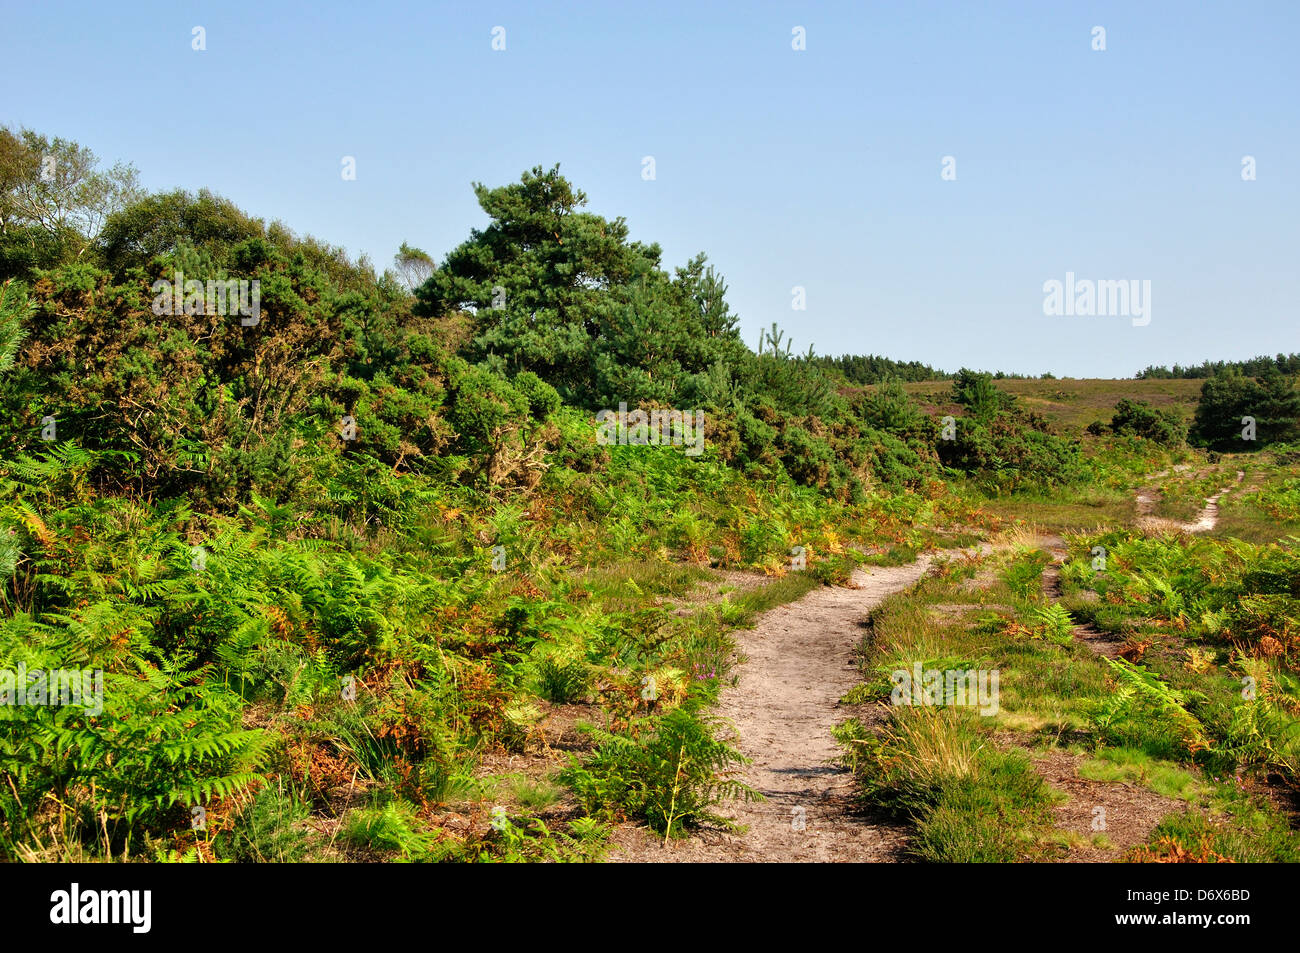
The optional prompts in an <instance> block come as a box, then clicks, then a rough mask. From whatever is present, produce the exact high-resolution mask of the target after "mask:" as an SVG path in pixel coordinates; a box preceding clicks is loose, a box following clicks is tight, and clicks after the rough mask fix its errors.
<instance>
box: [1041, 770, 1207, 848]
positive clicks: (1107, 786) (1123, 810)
mask: <svg viewBox="0 0 1300 953" xmlns="http://www.w3.org/2000/svg"><path fill="white" fill-rule="evenodd" d="M1032 760H1033V763H1034V767H1035V768H1036V769H1037V770H1038V773H1039V774H1041V775H1042V776H1043V780H1045V781H1046V782H1047V783H1048V784H1049V785H1050V786H1051V787H1053V788H1055V789H1056V790H1058V791H1061V792H1063V793H1065V794H1066V795H1067V796H1068V797H1069V800H1068V801H1065V802H1064V803H1062V804H1058V805H1057V806H1056V808H1055V811H1056V826H1057V827H1058V828H1059V829H1060V830H1063V831H1067V832H1069V833H1071V834H1076V835H1078V838H1079V839H1080V840H1079V841H1078V842H1077V843H1075V844H1074V845H1072V846H1071V848H1070V852H1069V854H1068V855H1067V856H1066V857H1065V860H1066V861H1067V862H1070V863H1090V862H1091V863H1095V862H1097V861H1107V860H1115V859H1116V858H1117V857H1120V856H1122V855H1123V854H1125V853H1127V852H1128V851H1129V849H1131V848H1133V847H1136V846H1137V845H1139V844H1145V843H1146V842H1147V840H1148V839H1149V838H1150V836H1151V831H1152V830H1154V829H1155V826H1156V825H1157V824H1159V823H1160V821H1161V819H1162V818H1164V817H1165V816H1166V815H1168V814H1172V813H1176V812H1178V811H1179V810H1181V809H1182V807H1183V803H1182V802H1181V801H1178V800H1175V799H1174V798H1170V797H1165V796H1164V795H1163V794H1157V793H1156V792H1155V791H1151V790H1149V789H1147V788H1144V787H1139V786H1137V785H1133V784H1125V783H1120V782H1113V781H1089V780H1086V779H1084V778H1081V777H1079V765H1080V764H1081V763H1082V762H1083V760H1084V759H1083V758H1081V757H1079V756H1077V755H1072V754H1069V753H1067V752H1065V751H1055V750H1054V751H1051V752H1049V753H1048V754H1047V755H1046V756H1040V755H1039V754H1038V753H1034V754H1033V755H1032ZM1098 834H1101V835H1103V836H1104V837H1105V838H1106V841H1107V842H1108V843H1109V846H1106V847H1098V846H1094V845H1093V843H1092V839H1093V838H1094V837H1096V836H1097V835H1098Z"/></svg>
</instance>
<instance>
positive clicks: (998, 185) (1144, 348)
mask: <svg viewBox="0 0 1300 953" xmlns="http://www.w3.org/2000/svg"><path fill="white" fill-rule="evenodd" d="M3 22H4V25H5V32H6V34H7V36H6V43H5V56H4V65H3V67H2V68H0V69H2V70H3V73H2V74H0V80H2V81H3V82H2V84H0V90H2V91H0V123H6V124H8V125H10V126H11V127H14V126H19V125H25V126H30V127H32V128H35V129H37V130H38V131H40V132H43V133H46V134H49V135H60V136H65V137H68V138H72V139H76V140H78V141H80V142H82V143H83V144H85V145H88V146H90V147H91V148H92V149H94V150H95V151H96V152H97V153H98V154H99V155H100V156H101V157H102V158H104V159H107V160H114V159H124V160H128V161H130V162H133V163H134V164H135V165H136V166H137V167H138V168H139V169H140V172H141V175H142V180H143V183H144V185H145V186H146V187H148V188H150V189H166V188H173V187H177V186H180V187H184V188H187V189H197V188H200V187H205V186H206V187H208V188H211V189H213V190H214V191H216V192H218V193H220V194H222V195H225V196H227V197H228V198H230V199H232V200H234V201H235V202H236V203H237V204H238V205H240V206H241V207H242V208H244V209H245V210H246V211H248V212H250V213H252V214H254V215H257V216H260V217H263V218H265V219H267V220H271V219H276V218H278V219H281V220H283V221H284V222H285V223H286V224H288V225H289V226H290V227H292V228H293V229H294V230H295V231H297V232H299V233H310V234H313V235H315V236H317V237H318V238H321V239H323V240H326V241H329V242H331V243H333V244H337V245H342V246H344V247H346V248H347V249H348V250H349V251H350V252H351V253H353V254H357V253H362V252H364V253H365V254H367V255H368V256H369V257H370V258H371V259H372V260H373V261H374V262H375V264H377V265H378V266H380V267H381V268H382V267H383V266H385V265H387V264H388V263H390V262H391V259H392V256H393V254H394V253H395V252H396V251H397V247H398V245H399V244H400V243H401V242H402V241H403V240H406V241H409V242H411V243H412V244H415V245H418V246H420V247H422V248H424V249H425V250H427V251H428V252H430V253H431V254H432V255H433V256H434V257H435V258H437V259H439V260H440V259H441V258H442V256H443V255H444V254H446V252H447V251H448V250H450V249H451V248H452V247H454V246H455V245H456V244H458V243H459V242H460V241H462V240H463V239H464V238H465V237H466V236H467V235H468V233H469V230H470V229H471V228H472V227H475V226H481V225H483V224H484V223H485V222H486V217H485V216H484V215H483V214H482V212H481V211H480V210H479V208H478V206H477V204H476V203H475V201H474V197H473V194H472V192H471V190H470V183H471V182H473V181H482V182H484V183H486V184H489V185H499V184H504V183H506V182H509V181H513V180H516V179H517V178H518V177H519V175H520V173H521V172H523V171H524V170H525V169H528V168H531V167H533V166H535V165H545V166H548V167H549V166H551V165H553V164H554V163H556V162H559V163H560V164H561V171H562V172H563V173H564V174H565V175H566V176H568V177H569V178H570V179H571V180H572V181H573V182H574V183H575V184H576V185H577V186H578V187H579V188H581V189H582V190H584V191H585V192H586V193H587V195H588V197H589V205H588V208H589V210H590V211H593V212H597V213H599V214H602V215H607V216H610V217H615V216H619V215H622V216H624V217H625V218H626V219H627V222H628V224H629V226H630V228H631V232H632V237H633V238H634V239H642V240H646V241H658V242H659V243H660V244H661V245H662V246H663V248H664V260H665V264H666V265H667V266H669V267H672V266H675V265H679V264H681V263H683V262H685V260H686V259H687V258H689V257H690V256H691V255H692V254H694V253H696V252H698V251H704V252H707V253H708V255H709V258H710V260H711V261H712V262H713V263H714V264H715V265H716V266H717V267H718V268H719V270H720V271H721V272H722V273H723V274H724V275H725V276H726V278H727V280H728V283H729V285H730V289H731V290H730V295H729V299H730V301H731V304H732V308H733V310H734V311H736V312H737V313H738V314H739V315H740V316H741V327H742V331H743V333H744V336H745V339H746V340H747V341H748V342H749V343H750V344H751V346H752V345H753V344H754V343H755V342H756V340H757V337H758V330H759V328H761V327H765V326H767V325H768V324H770V323H771V322H772V321H777V322H779V323H780V324H781V326H782V327H784V328H786V329H787V330H788V331H789V332H790V333H792V334H793V336H794V341H795V347H796V349H798V350H803V349H805V348H806V347H807V345H808V344H809V343H813V344H815V345H816V348H817V351H818V353H832V354H838V353H846V352H847V353H876V354H884V355H887V356H890V357H894V358H898V359H916V360H921V361H924V362H926V363H929V364H933V365H935V366H938V367H943V368H946V369H955V368H957V367H959V366H962V365H966V366H972V367H979V368H986V369H990V370H992V369H1003V370H1008V371H1019V372H1022V373H1035V374H1036V373H1041V372H1043V371H1052V372H1053V373H1055V374H1057V375H1058V376H1064V375H1070V376H1080V377H1083V376H1107V377H1127V376H1131V375H1132V374H1133V373H1134V372H1136V371H1137V370H1139V369H1140V368H1142V367H1145V366H1146V365H1147V364H1150V363H1157V364H1167V363H1173V362H1183V363H1187V362H1199V361H1201V360H1203V359H1205V358H1243V357H1249V356H1253V355H1256V354H1260V353H1265V354H1273V353H1277V352H1279V351H1287V352H1290V351H1300V268H1298V267H1297V252H1298V251H1300V241H1298V240H1297V238H1298V232H1300V184H1298V183H1300V122H1298V121H1297V120H1298V118H1300V109H1298V108H1297V102H1296V100H1297V95H1298V94H1300V3H1297V2H1294V0H1289V2H1269V3H1261V2H1254V0H1244V2H1233V3H1201V2H1192V0H1182V2H1176V3H1163V2H1141V3H1139V2H1135V0H1126V2H1118V3H1101V2H1097V3H1073V2H1051V0H1043V2H1037V3H991V4H987V5H986V4H982V3H976V2H974V0H959V2H942V3H940V2H917V3H904V2H896V3H864V2H860V3H830V2H818V3H750V2H730V3H710V2H707V0H695V2H681V3H678V2H671V0H656V2H654V3H632V2H625V0H619V2H610V3H588V4H573V3H551V2H546V0H529V2H523V3H502V2H497V3H481V4H480V3H462V4H446V3H416V2H412V3H386V2H379V0H372V2H363V3H341V2H336V0H316V2H311V3H300V4H298V3H295V4H290V3H276V2H266V0H256V2H244V0H237V2H221V3H216V2H210V3H187V2H158V3H131V2H128V0H124V2H114V3H102V2H93V3H92V2H81V3H60V2H45V0H42V2H34V3H22V4H19V3H9V4H6V10H5V12H4V16H3ZM195 26H202V27H203V28H204V30H205V31H206V47H207V48H206V49H205V50H203V51H195V50H194V49H192V30H193V28H194V27H195ZM496 26H502V27H504V28H505V46H506V48H505V50H504V51H495V50H493V49H492V30H493V27H496ZM795 26H802V27H804V29H805V31H806V47H807V48H806V49H805V50H802V51H796V50H793V49H792V48H791V46H792V30H793V28H794V27H795ZM1095 26H1102V27H1104V28H1105V30H1106V34H1105V45H1106V49H1105V50H1104V51H1096V50H1094V49H1093V32H1092V31H1093V27H1095ZM346 155H350V156H354V157H355V159H356V173H357V174H356V180H355V181H344V180H343V178H342V176H341V174H340V171H341V161H342V157H343V156H346ZM1247 155H1249V156H1254V157H1255V167H1256V179H1255V181H1243V179H1242V157H1243V156H1247ZM645 156H653V157H654V159H655V173H656V177H655V179H654V180H653V181H646V180H645V179H643V178H642V168H643V166H642V159H643V157H645ZM944 156H952V157H953V158H954V159H955V168H956V179H955V180H952V181H945V180H944V179H943V178H941V175H940V173H941V169H942V161H943V157H944ZM1067 272H1073V273H1074V274H1075V275H1076V278H1077V279H1094V280H1098V279H1105V280H1114V279H1137V280H1149V281H1150V282H1151V301H1150V317H1151V320H1150V323H1149V324H1147V325H1145V326H1134V324H1133V322H1132V320H1131V319H1130V318H1126V317H1114V316H1109V317H1097V316H1091V317H1082V316H1077V315H1072V316H1048V315H1045V314H1044V308H1043V301H1044V297H1045V295H1044V290H1043V285H1044V282H1047V281H1049V280H1052V279H1056V280H1059V281H1062V282H1063V281H1064V280H1065V276H1066V273H1067ZM795 286H801V287H803V288H804V289H806V303H807V309H806V310H804V311H796V310H793V309H792V307H791V303H792V293H791V289H792V288H794V287H795Z"/></svg>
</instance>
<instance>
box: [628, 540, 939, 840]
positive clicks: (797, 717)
mask: <svg viewBox="0 0 1300 953" xmlns="http://www.w3.org/2000/svg"><path fill="white" fill-rule="evenodd" d="M931 559H932V557H931V556H929V555H925V556H922V557H921V558H920V559H918V560H917V561H916V562H915V563H913V564H911V565H907V566H897V567H882V568H871V569H866V570H863V569H859V570H857V571H856V572H855V573H854V574H853V579H852V584H853V585H854V586H855V587H856V588H840V587H825V586H824V587H822V588H820V589H815V590H813V591H812V592H810V593H809V594H808V595H806V596H804V597H803V598H802V599H800V600H799V601H798V602H793V603H789V604H787V605H784V606H779V607H777V608H776V609H773V610H771V611H770V612H767V613H765V614H764V615H763V616H762V617H761V618H760V619H759V621H758V623H757V625H756V626H755V627H754V628H753V629H749V630H740V631H738V632H736V633H735V638H736V642H737V648H738V651H739V652H740V653H741V654H742V655H744V656H748V660H747V661H746V662H745V663H744V664H743V665H740V666H738V667H737V671H738V673H739V675H740V679H739V683H738V684H737V685H735V686H729V687H727V688H726V689H725V690H724V691H723V693H722V697H721V698H720V699H719V704H718V708H717V712H718V714H720V715H722V716H723V717H725V718H728V719H730V720H731V721H732V723H733V724H734V725H735V727H736V732H737V735H738V737H736V738H733V739H732V743H733V744H735V745H736V747H737V748H739V750H740V751H741V752H742V753H743V754H744V755H745V756H746V757H748V758H750V759H752V763H751V764H749V765H747V766H746V768H745V772H744V774H745V778H744V779H745V781H746V782H747V783H748V784H750V785H751V786H752V787H754V788H755V789H757V790H758V791H760V792H762V794H763V795H764V796H765V797H766V800H763V801H757V802H751V803H729V804H727V805H726V806H725V807H724V808H723V809H722V810H721V811H720V813H725V814H726V815H727V816H729V817H732V818H734V819H735V821H736V822H737V823H740V824H743V825H746V826H747V827H748V833H746V834H743V835H732V834H724V833H721V832H717V831H705V832H702V833H700V834H698V835H696V836H693V837H691V838H689V839H687V840H684V841H677V842H670V843H669V844H668V846H667V847H664V846H663V845H662V841H661V840H660V839H658V838H652V837H651V836H650V835H649V834H648V833H647V832H646V831H645V830H643V829H630V830H624V831H623V832H621V833H620V835H618V836H617V837H616V838H615V842H616V847H615V850H614V851H613V852H611V855H610V858H609V859H610V860H615V861H617V860H632V861H657V862H662V861H681V862H701V861H703V862H708V861H746V862H756V861H872V860H894V859H896V855H897V851H898V849H899V847H900V846H901V845H902V842H903V840H904V834H903V832H902V830H901V829H899V828H896V827H892V826H889V825H883V824H877V823H872V822H870V821H868V820H866V819H864V818H863V817H862V816H861V815H860V814H858V813H857V812H856V808H855V804H854V797H853V794H854V788H853V777H852V775H851V774H850V773H849V772H848V771H847V770H844V769H841V768H838V767H835V766H833V765H831V764H829V763H828V762H830V761H831V759H833V758H834V757H835V756H836V754H837V749H836V745H835V741H834V739H833V738H832V737H831V729H832V728H833V727H834V726H835V725H836V724H837V723H839V722H840V721H843V720H844V719H845V718H846V717H848V716H849V714H850V712H848V711H846V710H844V709H841V708H839V707H838V703H839V700H840V698H842V697H843V696H844V693H845V692H847V691H848V690H849V689H850V688H852V687H853V686H854V685H856V684H857V683H858V681H859V678H858V669H857V665H856V658H855V649H856V648H857V646H858V644H859V643H860V642H861V641H862V636H863V630H862V627H861V622H862V621H863V620H864V619H865V618H866V616H867V613H868V612H870V610H871V609H872V608H874V607H875V606H876V605H878V604H879V603H880V602H881V601H882V600H883V599H884V598H885V597H886V596H889V595H892V594H893V593H896V592H900V591H902V590H904V589H907V588H908V587H910V586H911V585H913V584H914V583H916V582H917V581H918V580H919V579H920V578H921V577H922V576H923V575H924V574H925V572H926V570H927V569H929V567H930V562H931ZM800 809H802V811H801V812H800ZM799 820H802V822H803V829H802V830H800V829H799V826H798V821H799Z"/></svg>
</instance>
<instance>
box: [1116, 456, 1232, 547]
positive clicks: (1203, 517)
mask: <svg viewBox="0 0 1300 953" xmlns="http://www.w3.org/2000/svg"><path fill="white" fill-rule="evenodd" d="M1175 469H1177V468H1175ZM1167 473H1168V471H1167V470H1166V471H1164V472H1162V473H1153V474H1151V476H1150V477H1148V479H1154V478H1157V477H1161V476H1164V475H1166V474H1167ZM1245 475H1246V473H1245V471H1243V470H1238V471H1237V478H1236V480H1235V481H1234V483H1233V486H1236V485H1237V484H1240V483H1241V480H1242V478H1243V477H1244V476H1245ZM1232 488H1233V487H1232V486H1225V487H1224V488H1223V489H1221V490H1220V491H1219V492H1218V493H1215V494H1214V495H1213V496H1208V497H1206V498H1205V506H1204V507H1202V508H1201V511H1200V513H1198V514H1197V515H1196V519H1194V520H1192V521H1191V522H1188V523H1183V522H1179V521H1178V520H1171V519H1164V518H1163V517H1159V516H1155V515H1154V513H1155V509H1156V501H1157V500H1158V499H1159V494H1160V489H1159V487H1155V486H1148V487H1143V488H1142V489H1140V490H1138V492H1137V516H1138V518H1137V524H1138V525H1139V526H1148V527H1152V528H1155V529H1169V530H1174V531H1181V532H1184V533H1208V532H1210V531H1211V530H1213V529H1214V527H1215V526H1217V525H1218V523H1219V500H1220V498H1221V497H1222V496H1223V495H1224V494H1225V493H1227V492H1229V491H1230V490H1231V489H1232Z"/></svg>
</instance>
